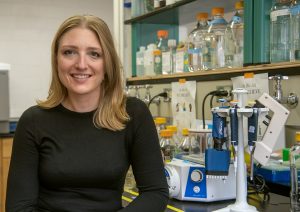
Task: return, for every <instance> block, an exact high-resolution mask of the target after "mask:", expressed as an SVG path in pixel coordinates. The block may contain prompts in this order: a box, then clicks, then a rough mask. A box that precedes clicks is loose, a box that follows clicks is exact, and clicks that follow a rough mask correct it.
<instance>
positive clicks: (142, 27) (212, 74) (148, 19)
mask: <svg viewBox="0 0 300 212" xmlns="http://www.w3.org/2000/svg"><path fill="white" fill-rule="evenodd" d="M277 1H279V0H277ZM280 1H284V0H280ZM203 2H204V1H201V0H198V1H195V2H194V1H190V0H189V1H188V0H182V1H179V2H175V3H173V4H171V5H167V6H164V7H161V8H159V9H156V10H153V11H151V12H148V13H145V14H142V15H140V16H137V17H134V18H132V19H130V20H126V21H125V24H132V31H133V35H132V56H133V57H132V76H135V77H133V78H129V79H127V84H157V83H169V82H172V81H177V80H178V78H182V77H184V78H187V79H194V80H197V81H201V80H218V79H230V77H233V76H237V75H241V74H243V73H244V72H255V73H261V72H269V74H270V75H275V74H284V75H294V74H295V75H298V74H299V73H297V72H298V67H299V66H300V63H299V62H298V61H292V60H289V61H288V62H285V60H283V61H276V62H277V63H274V64H269V63H270V52H271V51H272V50H271V51H270V47H269V45H270V43H269V42H267V41H269V40H270V39H269V38H270V30H269V29H268V27H269V26H271V23H270V15H268V16H267V15H266V12H270V11H271V8H274V4H273V1H272V0H266V1H250V0H245V1H244V5H245V13H244V14H245V27H244V54H243V55H241V54H240V55H239V57H236V59H235V60H234V59H233V57H232V56H231V55H228V54H227V55H223V56H224V58H225V61H224V64H222V63H221V64H220V63H219V64H217V66H216V67H209V65H207V64H201V65H202V67H200V68H199V66H198V67H197V66H196V67H195V64H193V62H191V61H192V60H191V59H190V60H189V62H188V63H185V64H187V67H185V66H183V67H182V70H181V69H179V71H178V70H177V71H174V70H173V68H172V65H171V66H170V67H171V68H169V70H170V71H169V73H170V72H173V74H172V75H169V73H168V71H166V68H165V67H164V65H165V64H166V63H164V62H162V61H164V58H166V53H165V52H166V50H165V49H161V48H158V51H157V50H156V51H153V52H155V55H154V56H155V57H156V59H157V60H153V61H158V63H157V64H155V63H154V64H153V66H154V67H155V65H156V72H155V71H154V67H153V74H148V73H146V74H145V73H144V74H140V73H138V72H137V71H138V65H139V64H138V62H137V61H139V60H138V58H137V57H138V56H139V55H142V54H139V53H143V52H144V51H145V49H146V48H145V47H146V45H147V44H148V43H151V42H153V37H155V38H156V39H157V40H159V37H157V35H158V34H159V33H158V31H159V30H160V29H165V30H166V31H168V38H169V39H170V38H171V39H170V40H174V41H172V42H170V43H169V44H168V41H166V42H165V47H166V48H169V49H170V48H172V47H173V48H174V45H175V46H176V44H178V43H179V42H178V40H179V39H178V24H179V21H178V16H179V15H180V14H179V12H178V8H179V7H181V6H184V5H185V4H191V3H192V4H194V5H195V4H196V3H197V4H204V3H203ZM231 2H237V1H231ZM231 6H232V5H231ZM201 9H202V7H201ZM210 9H211V8H210ZM203 10H204V9H203ZM206 10H207V8H206ZM212 11H213V10H212ZM219 12H220V11H219ZM164 17H166V18H164ZM202 18H203V15H202ZM167 19H171V20H167ZM199 20H200V19H199ZM198 23H199V22H198ZM231 23H233V22H231ZM231 23H229V24H231ZM269 28H270V27H269ZM150 31H151V32H150ZM249 32H250V33H249ZM252 32H253V33H252ZM139 33H141V35H140V34H139ZM145 35H146V36H145ZM147 35H148V38H147ZM190 35H192V36H193V32H191V33H190ZM192 36H191V37H189V38H188V39H192ZM149 37H152V39H149ZM147 39H148V40H147ZM189 41H190V40H189ZM189 43H191V42H189ZM254 44H255V45H254ZM143 45H144V46H145V47H143ZM139 46H142V47H141V50H140V51H137V49H138V47H139ZM229 46H231V45H229ZM152 48H153V47H152ZM175 48H176V47H175ZM187 48H188V49H189V47H187ZM190 49H192V48H190ZM266 49H269V50H267V51H266ZM171 52H172V51H171ZM191 52H192V51H190V53H191ZM168 55H170V53H168ZM171 55H172V54H171ZM176 56H177V55H176ZM173 57H174V56H173ZM188 57H189V58H193V59H197V58H195V57H194V56H193V54H192V53H191V54H190V55H188ZM243 57H244V61H243V59H241V58H243ZM171 58H172V57H171ZM228 58H231V60H228ZM226 59H227V61H226ZM169 60H172V59H169ZM183 60H184V58H183ZM198 60H199V59H198ZM200 60H203V58H201V59H200ZM228 61H229V63H228ZM234 61H235V62H241V61H243V63H244V67H242V64H239V65H236V64H232V62H234ZM290 61H292V62H290ZM278 62H280V63H278ZM171 64H172V63H171ZM176 65H177V64H176ZM178 67H180V66H178ZM196 69H197V70H196ZM180 70H181V71H180ZM199 70H209V71H199ZM143 75H144V76H143ZM136 76H137V77H136Z"/></svg>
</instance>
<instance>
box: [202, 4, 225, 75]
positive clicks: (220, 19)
mask: <svg viewBox="0 0 300 212" xmlns="http://www.w3.org/2000/svg"><path fill="white" fill-rule="evenodd" d="M211 14H212V17H213V19H212V21H211V22H210V26H209V27H208V31H207V32H208V33H207V36H206V40H207V42H208V63H207V65H208V68H209V69H216V68H222V67H225V42H224V41H225V39H224V35H225V30H226V27H227V21H226V20H225V19H224V8H223V7H214V8H212V11H211Z"/></svg>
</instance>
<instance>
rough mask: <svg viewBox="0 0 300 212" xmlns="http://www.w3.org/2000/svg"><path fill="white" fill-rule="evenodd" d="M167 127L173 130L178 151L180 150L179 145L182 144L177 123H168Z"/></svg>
mask: <svg viewBox="0 0 300 212" xmlns="http://www.w3.org/2000/svg"><path fill="white" fill-rule="evenodd" d="M166 129H168V130H171V131H172V132H173V140H174V142H175V145H176V152H178V149H179V145H180V137H179V135H178V130H177V126H175V125H167V126H166Z"/></svg>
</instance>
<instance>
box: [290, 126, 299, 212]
mask: <svg viewBox="0 0 300 212" xmlns="http://www.w3.org/2000/svg"><path fill="white" fill-rule="evenodd" d="M295 140H296V143H295V144H294V145H293V146H292V147H291V149H290V173H291V192H290V201H291V211H293V212H294V211H300V187H299V186H300V176H298V173H299V171H300V132H296V135H295Z"/></svg>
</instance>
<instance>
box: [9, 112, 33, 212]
mask: <svg viewBox="0 0 300 212" xmlns="http://www.w3.org/2000/svg"><path fill="white" fill-rule="evenodd" d="M35 130H36V128H35V126H34V120H33V118H32V111H31V109H29V110H27V111H25V112H24V113H23V115H22V116H21V118H20V120H19V122H18V126H17V129H16V132H15V135H14V141H13V149H12V156H11V162H10V168H9V175H8V182H7V196H6V212H16V211H26V212H29V211H36V207H37V199H38V190H39V182H38V148H37V143H36V139H35V137H36V135H35Z"/></svg>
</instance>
